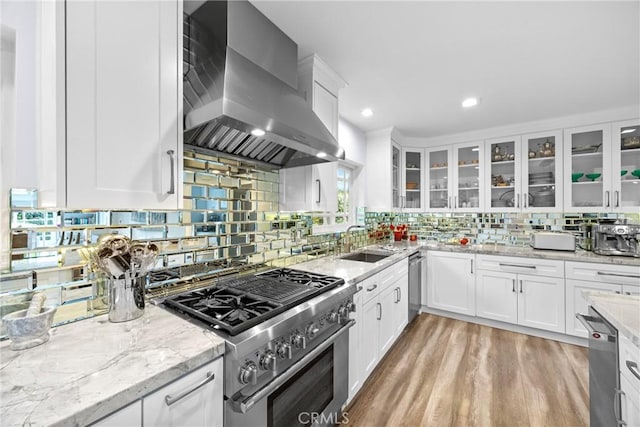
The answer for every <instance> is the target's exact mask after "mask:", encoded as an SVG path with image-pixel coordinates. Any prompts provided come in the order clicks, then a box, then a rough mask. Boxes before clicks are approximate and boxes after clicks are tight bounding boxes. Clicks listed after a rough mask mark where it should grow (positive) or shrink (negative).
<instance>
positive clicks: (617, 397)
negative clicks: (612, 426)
mask: <svg viewBox="0 0 640 427" xmlns="http://www.w3.org/2000/svg"><path fill="white" fill-rule="evenodd" d="M623 395H625V392H624V391H622V390H620V389H619V388H616V389H615V393H614V394H613V413H614V415H615V416H616V422H617V423H618V425H619V426H626V425H627V423H625V422H624V421H623V420H622V417H621V416H620V414H619V413H618V408H619V407H620V406H622V399H621V398H620V397H622V396H623ZM618 403H620V405H618Z"/></svg>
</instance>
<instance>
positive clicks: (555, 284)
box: [476, 255, 565, 333]
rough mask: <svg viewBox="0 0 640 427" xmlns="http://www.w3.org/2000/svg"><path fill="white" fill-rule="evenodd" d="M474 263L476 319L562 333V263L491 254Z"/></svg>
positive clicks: (563, 312)
mask: <svg viewBox="0 0 640 427" xmlns="http://www.w3.org/2000/svg"><path fill="white" fill-rule="evenodd" d="M476 261H477V263H478V271H477V274H476V307H477V315H478V316H479V317H484V318H487V319H493V320H499V321H502V322H507V323H512V324H518V325H522V326H528V327H531V328H537V329H544V330H548V331H553V332H560V333H564V331H565V303H564V263H563V262H562V261H555V260H546V259H544V260H543V259H536V260H533V259H527V258H515V257H502V256H492V255H478V256H477V257H476Z"/></svg>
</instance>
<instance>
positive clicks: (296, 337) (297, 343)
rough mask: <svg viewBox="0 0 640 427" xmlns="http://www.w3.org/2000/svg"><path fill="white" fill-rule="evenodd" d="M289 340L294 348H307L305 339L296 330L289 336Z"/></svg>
mask: <svg viewBox="0 0 640 427" xmlns="http://www.w3.org/2000/svg"><path fill="white" fill-rule="evenodd" d="M291 342H292V343H293V346H294V347H295V348H307V339H306V338H305V336H304V335H302V334H301V333H300V332H296V333H295V334H293V336H291Z"/></svg>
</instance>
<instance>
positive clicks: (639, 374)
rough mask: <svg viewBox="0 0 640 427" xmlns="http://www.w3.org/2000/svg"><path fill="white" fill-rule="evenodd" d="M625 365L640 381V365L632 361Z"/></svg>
mask: <svg viewBox="0 0 640 427" xmlns="http://www.w3.org/2000/svg"><path fill="white" fill-rule="evenodd" d="M625 365H627V368H629V370H630V371H631V373H632V374H633V375H634V376H635V377H636V378H637V379H639V380H640V371H639V370H638V364H637V363H636V362H634V361H632V360H627V361H626V362H625Z"/></svg>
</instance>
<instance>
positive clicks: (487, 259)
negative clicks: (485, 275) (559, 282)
mask: <svg viewBox="0 0 640 427" xmlns="http://www.w3.org/2000/svg"><path fill="white" fill-rule="evenodd" d="M476 262H477V264H478V270H488V271H501V272H504V273H526V274H530V275H533V276H547V277H564V261H558V260H553V259H541V258H521V257H505V256H495V255H477V256H476Z"/></svg>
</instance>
